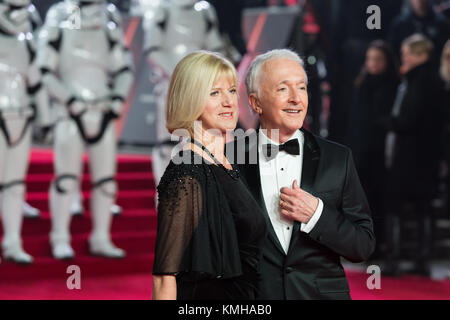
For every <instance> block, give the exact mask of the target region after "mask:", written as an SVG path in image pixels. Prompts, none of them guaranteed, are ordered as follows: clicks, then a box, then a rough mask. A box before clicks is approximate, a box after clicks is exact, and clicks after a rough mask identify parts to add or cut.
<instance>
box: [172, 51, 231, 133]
mask: <svg viewBox="0 0 450 320" xmlns="http://www.w3.org/2000/svg"><path fill="white" fill-rule="evenodd" d="M221 76H226V77H228V78H229V79H230V80H232V81H233V82H234V83H237V74H236V69H235V68H234V66H233V64H232V63H231V62H230V61H228V60H227V59H225V58H224V57H222V55H220V54H218V53H215V52H209V51H195V52H193V53H191V54H189V55H187V56H186V57H184V58H183V59H182V60H181V61H180V62H179V63H178V64H177V66H176V67H175V70H174V72H173V74H172V78H171V79H170V86H169V93H168V96H167V109H166V120H167V124H166V127H167V130H169V132H170V133H172V132H173V131H174V130H176V129H185V130H187V131H189V133H190V135H191V136H193V133H194V128H193V127H194V122H195V121H196V120H197V119H198V118H199V117H200V116H201V114H202V113H203V110H204V108H205V105H206V101H207V99H208V97H209V94H210V91H211V89H212V87H213V85H214V82H215V81H216V80H217V79H218V78H219V77H221Z"/></svg>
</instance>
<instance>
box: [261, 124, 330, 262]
mask: <svg viewBox="0 0 450 320" xmlns="http://www.w3.org/2000/svg"><path fill="white" fill-rule="evenodd" d="M265 131H266V130H264V129H260V130H259V137H258V158H259V159H258V160H259V172H260V176H261V188H262V193H263V197H264V202H265V205H266V209H267V212H268V214H269V218H270V221H271V223H272V226H273V228H274V230H275V233H276V235H277V237H278V240H279V241H280V244H281V246H282V247H283V249H284V252H285V253H286V254H287V252H288V249H289V243H290V241H291V236H292V227H293V224H294V221H292V220H288V219H285V218H284V217H282V214H281V211H280V210H281V209H280V193H281V191H280V190H281V188H283V187H288V188H292V183H293V182H294V180H297V185H298V186H300V185H301V179H302V168H303V145H304V139H305V138H304V136H303V132H301V131H300V130H297V131H296V132H295V133H294V134H293V135H292V136H291V137H290V138H289V139H288V140H286V141H289V140H291V139H298V143H299V146H300V155H291V154H289V153H287V152H284V151H280V152H278V153H277V155H276V156H275V157H274V158H272V159H271V160H268V159H267V158H266V156H265V153H264V152H263V145H264V144H267V143H270V144H274V145H279V143H277V142H274V141H272V140H271V139H269V138H268V137H267V135H266V132H265ZM322 211H323V202H322V200H320V199H319V205H318V207H317V209H316V211H315V212H314V215H313V216H312V217H311V219H310V220H309V221H308V223H306V224H305V223H301V229H300V230H301V231H302V232H306V233H309V232H310V231H311V230H312V229H313V228H314V226H315V225H316V223H317V221H318V220H319V218H320V216H321V214H322Z"/></svg>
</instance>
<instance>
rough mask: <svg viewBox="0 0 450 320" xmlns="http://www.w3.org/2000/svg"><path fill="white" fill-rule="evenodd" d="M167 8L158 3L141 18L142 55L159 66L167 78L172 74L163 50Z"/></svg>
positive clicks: (154, 65)
mask: <svg viewBox="0 0 450 320" xmlns="http://www.w3.org/2000/svg"><path fill="white" fill-rule="evenodd" d="M168 10H169V8H167V7H166V6H164V5H160V6H159V7H157V8H155V9H154V10H153V11H149V12H147V13H145V15H144V19H143V29H144V31H145V32H144V55H145V56H146V57H147V59H148V60H149V61H150V63H151V64H152V65H153V67H156V68H159V69H160V70H161V71H162V72H163V73H164V74H165V76H166V77H167V78H169V77H170V75H171V74H172V71H173V70H171V69H172V67H171V64H170V63H169V61H167V57H166V54H165V53H164V52H163V42H164V35H165V31H166V28H167V23H168V21H167V20H168Z"/></svg>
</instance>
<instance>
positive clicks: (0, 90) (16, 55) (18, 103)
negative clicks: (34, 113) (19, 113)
mask: <svg viewBox="0 0 450 320" xmlns="http://www.w3.org/2000/svg"><path fill="white" fill-rule="evenodd" d="M26 41H27V40H26V39H25V35H24V34H21V35H19V36H17V37H15V36H5V35H1V34H0V109H1V110H3V111H6V109H8V110H10V109H13V108H14V109H18V108H28V107H29V106H28V105H29V98H28V93H27V73H28V68H29V63H30V53H29V51H28V49H27V43H26Z"/></svg>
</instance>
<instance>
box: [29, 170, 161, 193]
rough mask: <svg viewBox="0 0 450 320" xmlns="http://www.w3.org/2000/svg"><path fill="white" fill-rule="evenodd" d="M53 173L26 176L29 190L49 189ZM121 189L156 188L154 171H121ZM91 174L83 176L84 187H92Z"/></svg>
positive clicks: (84, 188)
mask: <svg viewBox="0 0 450 320" xmlns="http://www.w3.org/2000/svg"><path fill="white" fill-rule="evenodd" d="M53 178H54V175H53V174H52V173H41V174H29V175H28V176H27V178H26V180H25V181H26V186H27V192H28V193H31V192H42V191H44V190H48V189H49V187H50V183H51V181H52V180H53ZM116 181H117V183H118V187H119V190H139V189H141V190H145V189H147V190H148V189H155V182H154V178H153V173H152V172H119V173H117V174H116ZM91 186H92V184H91V176H90V175H89V174H87V173H85V174H83V176H82V189H83V190H85V191H87V190H90V189H91Z"/></svg>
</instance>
